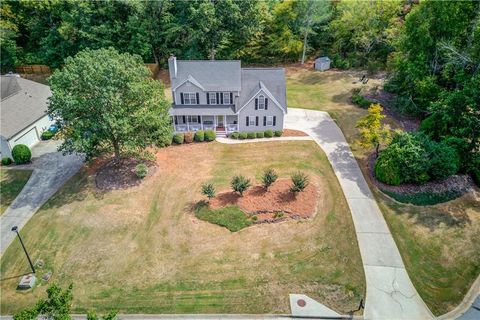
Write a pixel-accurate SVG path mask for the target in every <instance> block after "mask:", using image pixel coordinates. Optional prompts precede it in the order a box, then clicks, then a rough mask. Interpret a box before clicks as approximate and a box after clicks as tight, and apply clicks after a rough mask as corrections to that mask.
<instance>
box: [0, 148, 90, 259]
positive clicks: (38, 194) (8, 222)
mask: <svg viewBox="0 0 480 320" xmlns="http://www.w3.org/2000/svg"><path fill="white" fill-rule="evenodd" d="M54 144H55V142H51V143H41V144H40V145H39V146H38V148H37V149H36V147H34V148H33V149H32V154H33V155H34V156H37V157H38V158H37V159H34V161H33V164H32V165H31V166H29V168H31V169H33V173H32V175H31V176H30V179H29V180H28V181H27V183H26V184H25V186H24V187H23V189H22V191H21V192H20V193H19V194H18V196H17V197H16V198H15V200H14V201H13V203H12V204H11V205H10V207H8V208H7V210H6V211H5V212H4V213H3V214H2V215H1V216H0V257H1V256H2V255H3V253H4V252H5V250H6V249H7V248H8V246H9V245H10V244H11V243H12V241H13V240H14V239H15V236H16V234H15V233H13V232H12V231H11V228H12V227H13V226H15V225H16V226H18V229H19V230H21V229H22V228H23V226H24V225H25V224H26V223H27V222H28V220H30V218H31V217H32V216H33V215H34V214H35V212H37V210H38V209H40V207H41V206H42V205H43V204H44V203H45V202H46V201H47V200H48V199H49V198H50V197H51V196H52V195H53V194H54V193H55V192H57V190H58V189H59V188H60V187H61V186H62V185H63V184H64V183H65V182H67V180H68V179H70V178H71V177H72V176H73V175H74V174H75V173H77V171H78V170H79V169H80V168H81V167H82V165H83V156H80V155H66V156H63V155H62V153H60V152H57V151H56V149H55V148H54Z"/></svg>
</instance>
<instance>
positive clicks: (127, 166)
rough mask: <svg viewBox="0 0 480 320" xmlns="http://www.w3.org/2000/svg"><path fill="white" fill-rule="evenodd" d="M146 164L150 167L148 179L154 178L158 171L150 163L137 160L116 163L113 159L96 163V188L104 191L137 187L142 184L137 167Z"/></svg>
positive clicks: (154, 165) (130, 159)
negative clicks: (137, 173)
mask: <svg viewBox="0 0 480 320" xmlns="http://www.w3.org/2000/svg"><path fill="white" fill-rule="evenodd" d="M140 163H145V164H146V165H147V167H148V174H147V177H145V178H144V179H146V178H148V177H149V176H152V175H153V174H154V172H155V170H156V168H157V167H156V164H155V163H154V162H150V161H144V160H138V159H135V158H123V159H121V160H120V161H118V162H116V161H114V160H113V159H104V160H103V161H101V162H100V163H98V162H97V163H94V164H93V165H92V166H93V167H95V168H96V175H95V186H96V187H97V189H99V190H102V191H107V190H116V189H126V188H129V187H133V186H137V185H139V184H140V183H141V182H142V179H139V178H138V177H137V175H136V174H135V167H136V166H137V165H138V164H140Z"/></svg>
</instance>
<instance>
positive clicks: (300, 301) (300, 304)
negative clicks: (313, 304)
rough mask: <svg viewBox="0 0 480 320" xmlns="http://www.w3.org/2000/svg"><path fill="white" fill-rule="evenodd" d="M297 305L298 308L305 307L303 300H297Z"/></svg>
mask: <svg viewBox="0 0 480 320" xmlns="http://www.w3.org/2000/svg"><path fill="white" fill-rule="evenodd" d="M297 304H298V306H299V307H305V305H306V304H307V303H306V302H305V300H303V299H298V300H297Z"/></svg>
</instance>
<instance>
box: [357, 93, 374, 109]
mask: <svg viewBox="0 0 480 320" xmlns="http://www.w3.org/2000/svg"><path fill="white" fill-rule="evenodd" d="M352 102H353V103H354V104H356V105H357V106H359V107H360V108H362V109H368V107H370V105H371V104H373V103H374V102H372V101H370V100H368V99H367V98H365V97H364V96H362V95H361V94H360V90H354V91H353V94H352Z"/></svg>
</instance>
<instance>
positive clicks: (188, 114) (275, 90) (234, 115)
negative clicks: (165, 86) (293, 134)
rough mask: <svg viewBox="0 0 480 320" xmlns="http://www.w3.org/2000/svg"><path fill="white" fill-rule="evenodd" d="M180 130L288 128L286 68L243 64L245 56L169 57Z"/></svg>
mask: <svg viewBox="0 0 480 320" xmlns="http://www.w3.org/2000/svg"><path fill="white" fill-rule="evenodd" d="M168 67H169V71H170V81H171V84H172V96H173V104H172V108H171V109H170V115H171V116H172V120H173V124H174V130H175V132H187V131H197V130H207V129H213V130H215V131H216V132H217V134H218V135H219V136H224V135H226V134H229V133H232V132H235V131H237V132H249V131H254V132H257V131H265V130H267V129H271V130H273V131H275V130H283V118H284V115H285V114H286V113H287V100H286V91H285V70H284V69H283V68H242V67H241V65H240V61H238V60H235V61H214V60H212V61H208V60H201V61H186V60H177V59H176V58H175V57H171V58H170V59H168Z"/></svg>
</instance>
